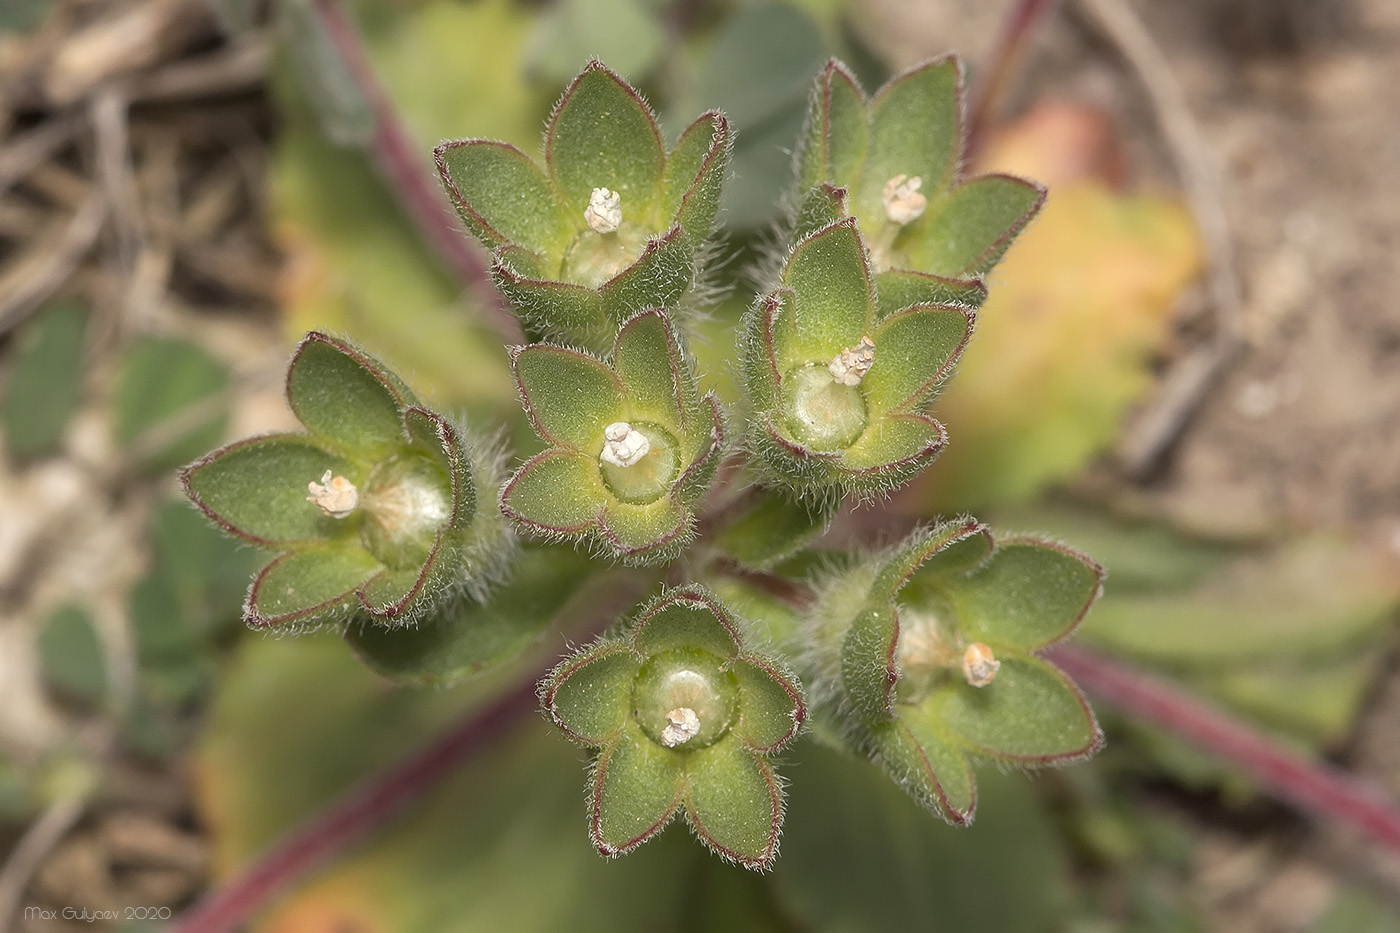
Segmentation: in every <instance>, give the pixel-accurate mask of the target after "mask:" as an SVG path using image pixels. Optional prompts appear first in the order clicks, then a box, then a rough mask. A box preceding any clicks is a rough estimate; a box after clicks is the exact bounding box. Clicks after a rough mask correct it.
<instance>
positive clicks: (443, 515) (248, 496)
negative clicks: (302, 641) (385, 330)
mask: <svg viewBox="0 0 1400 933" xmlns="http://www.w3.org/2000/svg"><path fill="white" fill-rule="evenodd" d="M287 399H288V402H289V403H290V405H291V407H292V410H293V411H294V412H296V414H297V416H298V418H299V419H300V420H301V421H302V423H303V424H304V425H305V426H306V428H307V429H308V433H305V434H282V435H272V436H269V437H262V438H253V439H250V440H246V441H241V442H238V443H235V444H231V445H229V446H228V447H224V448H222V449H220V450H217V451H215V452H214V453H212V454H210V455H208V456H207V457H205V458H203V459H201V460H199V461H197V462H195V463H194V464H192V465H190V466H189V467H187V468H186V469H185V471H184V473H183V474H182V480H183V482H184V486H185V490H186V493H187V494H188V495H189V497H190V499H191V500H192V501H193V502H194V503H195V504H196V505H197V506H199V508H201V509H202V510H203V511H204V512H205V514H206V515H207V516H208V517H209V518H210V519H211V520H212V521H214V522H215V523H216V524H218V525H219V526H220V527H222V528H223V529H224V530H225V531H227V532H229V533H230V534H233V535H235V536H237V537H239V538H242V539H243V540H245V541H249V542H251V543H253V544H257V545H259V546H261V547H264V548H267V549H269V550H272V551H274V552H276V557H275V558H274V559H273V561H272V562H271V563H270V564H268V565H267V566H266V567H265V568H264V569H263V570H262V571H261V572H260V573H259V574H258V575H257V577H256V578H255V579H254V581H253V586H252V588H251V589H250V591H249V595H248V599H247V602H246V604H245V607H244V617H245V620H246V621H247V622H248V624H249V625H253V626H258V627H267V626H284V625H295V626H297V627H299V628H305V627H309V626H317V625H322V624H327V623H341V622H344V621H346V620H348V619H350V618H352V617H354V616H357V615H360V614H364V615H366V616H368V617H369V618H371V619H373V620H376V621H380V622H395V623H403V622H408V621H413V620H416V619H418V618H420V617H422V616H423V615H424V614H425V613H426V612H427V611H428V610H429V609H430V608H431V607H432V606H434V605H436V604H438V603H439V602H441V601H442V600H443V599H445V598H447V597H449V596H451V595H452V594H455V593H457V592H460V591H463V590H465V591H468V592H471V593H473V594H475V595H478V596H482V595H484V592H485V588H486V587H487V586H488V585H489V584H490V582H491V581H492V580H493V579H494V577H495V576H496V575H497V574H498V571H499V568H500V567H501V566H502V565H503V563H504V562H505V560H506V559H508V557H509V554H510V552H511V546H510V545H511V538H510V536H509V532H508V531H507V529H506V528H505V527H504V524H503V522H502V521H501V519H500V516H499V515H497V514H496V513H495V512H494V511H493V510H486V511H482V510H479V509H478V508H477V499H476V488H477V484H478V483H482V482H485V483H487V484H491V483H493V477H494V475H495V474H496V466H495V463H494V458H492V457H490V456H486V455H483V454H480V453H478V452H477V451H476V450H475V449H474V448H473V446H472V445H471V444H470V443H469V442H468V441H467V439H465V438H464V437H463V436H462V434H461V432H460V430H459V429H458V428H457V427H456V426H454V425H453V424H451V423H450V422H448V421H447V420H446V419H444V418H443V417H442V416H441V415H438V414H436V413H434V412H431V411H429V410H427V409H425V408H422V407H421V406H420V405H418V403H417V399H416V398H415V397H414V396H413V395H412V393H411V391H410V390H409V389H408V388H407V386H406V385H405V384H404V383H403V382H402V381H401V380H400V379H399V378H398V377H397V376H395V375H394V374H393V373H392V372H391V371H389V370H388V369H387V368H386V367H384V366H383V364H381V363H379V362H378V361H377V360H374V359H373V358H372V357H370V356H368V355H367V354H365V353H363V351H361V350H359V349H358V348H356V347H353V346H351V345H350V344H348V343H345V342H343V341H340V340H337V339H335V338H333V337H328V336H326V335H325V334H319V333H312V334H309V335H308V336H307V337H306V338H305V339H304V340H303V341H302V343H301V345H300V346H299V347H298V349H297V352H296V354H295V356H294V357H293V359H292V363H291V366H290V368H289V370H288V374H287Z"/></svg>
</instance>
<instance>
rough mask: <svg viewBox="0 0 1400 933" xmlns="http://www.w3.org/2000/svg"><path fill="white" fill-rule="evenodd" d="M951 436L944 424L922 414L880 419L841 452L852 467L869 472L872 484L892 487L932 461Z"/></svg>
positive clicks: (848, 467)
mask: <svg viewBox="0 0 1400 933" xmlns="http://www.w3.org/2000/svg"><path fill="white" fill-rule="evenodd" d="M947 441H948V435H947V433H946V432H945V431H944V430H943V425H941V424H939V423H938V422H937V421H934V420H933V419H932V418H926V417H924V416H923V415H889V416H887V417H885V418H881V419H880V420H878V421H876V422H875V423H873V424H871V425H870V427H868V428H866V429H865V433H864V434H862V435H861V436H860V440H858V441H856V442H855V443H854V444H852V445H851V446H850V447H849V448H847V449H846V451H845V452H844V453H843V454H842V455H841V465H842V466H844V467H846V468H847V469H849V470H860V471H866V472H869V473H870V474H872V475H871V482H872V484H873V487H874V488H876V489H879V488H885V489H888V488H892V487H893V486H895V485H897V484H898V483H901V482H903V481H904V480H906V479H908V478H909V477H911V476H913V475H914V474H915V473H917V472H918V471H919V470H922V469H923V468H924V467H925V466H927V465H928V464H929V463H931V462H932V461H933V458H934V457H936V456H938V452H939V451H940V450H942V449H943V445H944V444H946V443H947Z"/></svg>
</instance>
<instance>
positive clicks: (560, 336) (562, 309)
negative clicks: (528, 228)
mask: <svg viewBox="0 0 1400 933" xmlns="http://www.w3.org/2000/svg"><path fill="white" fill-rule="evenodd" d="M521 253H522V250H519V249H512V248H510V247H503V248H502V249H501V250H498V251H497V254H496V262H495V263H494V264H493V265H492V267H491V281H492V283H493V284H494V285H495V286H496V288H497V289H499V290H500V292H501V294H502V295H505V297H506V301H508V302H509V303H510V307H511V310H512V311H514V312H515V314H516V315H517V316H518V317H519V318H520V321H521V323H522V324H524V325H525V328H526V330H527V332H529V333H534V334H539V335H540V336H543V337H547V338H549V339H551V340H559V341H563V342H566V343H571V344H578V345H579V346H582V347H585V348H587V349H588V350H589V351H591V352H594V353H598V354H602V353H606V352H607V351H608V350H609V349H610V348H611V347H612V341H613V338H614V337H615V336H616V331H617V324H618V322H617V321H615V320H614V319H613V316H612V312H613V311H616V310H617V309H616V308H612V307H609V308H608V309H607V310H604V308H603V301H602V298H601V296H600V295H599V294H598V292H597V291H596V290H594V289H592V288H588V287H587V286H584V285H577V284H574V283H571V282H555V281H548V280H545V279H543V278H542V277H541V274H540V273H538V272H535V271H532V270H531V269H529V268H527V267H526V266H525V265H524V264H523V263H521V262H519V260H520V259H521V255H520V254H521ZM533 255H534V254H532V253H531V254H528V255H527V257H526V258H528V257H533ZM531 262H535V259H531ZM632 310H634V311H637V310H641V309H640V308H633V309H632ZM624 317H625V315H624Z"/></svg>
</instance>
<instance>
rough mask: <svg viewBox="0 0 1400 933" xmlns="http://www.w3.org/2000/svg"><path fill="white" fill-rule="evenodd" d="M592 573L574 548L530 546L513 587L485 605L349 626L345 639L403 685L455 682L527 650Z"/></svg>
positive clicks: (453, 605) (463, 604)
mask: <svg viewBox="0 0 1400 933" xmlns="http://www.w3.org/2000/svg"><path fill="white" fill-rule="evenodd" d="M591 571H592V565H591V563H590V562H589V560H588V559H587V557H586V556H584V555H582V554H579V553H577V552H575V551H574V550H573V549H572V548H567V549H566V548H527V549H526V550H525V551H524V552H523V553H522V554H521V556H520V559H519V560H518V561H517V562H516V564H515V566H514V567H513V569H512V576H511V578H510V581H509V582H508V583H506V584H505V585H504V586H501V587H499V588H498V589H496V590H494V591H493V592H492V595H491V601H490V602H489V603H487V604H485V605H482V604H480V603H477V602H470V601H465V600H460V601H453V602H449V603H448V604H447V605H445V606H444V607H443V608H442V609H440V610H438V611H435V612H433V613H432V614H430V615H429V616H428V617H426V618H424V619H422V620H421V621H419V622H418V623H417V624H416V625H414V626H412V627H407V628H405V627H391V626H385V625H378V624H374V623H366V624H363V625H351V626H349V627H347V628H346V630H345V634H344V638H345V641H346V643H348V644H349V645H350V648H351V650H353V651H354V652H355V654H356V655H357V656H358V657H359V658H360V660H362V661H364V662H365V664H366V665H368V666H369V668H370V669H371V670H373V671H374V672H375V673H377V674H380V675H381V676H384V677H387V678H389V679H390V680H393V681H395V682H397V683H410V684H425V685H428V684H431V685H447V684H453V683H456V682H458V681H461V680H463V679H465V678H467V677H470V676H472V675H474V674H477V673H479V672H481V671H484V670H486V669H488V668H490V667H493V666H495V665H497V664H499V663H502V662H504V661H507V660H509V659H511V658H513V657H514V656H516V655H517V654H519V653H520V652H521V651H522V650H524V649H525V648H526V647H527V646H528V645H529V644H530V643H531V642H533V641H534V640H535V639H536V638H537V637H538V636H539V633H540V632H541V631H542V630H543V629H545V628H546V627H548V626H549V625H550V624H551V623H552V622H554V621H555V620H556V619H557V618H558V617H559V615H560V613H561V612H562V611H563V609H564V607H565V606H566V605H567V604H569V603H570V601H571V600H573V599H574V598H575V597H576V596H577V595H578V593H579V590H580V588H582V587H584V586H585V585H586V581H587V578H588V575H589V574H590V572H591ZM369 590H370V588H369V587H366V592H367V595H368V593H369Z"/></svg>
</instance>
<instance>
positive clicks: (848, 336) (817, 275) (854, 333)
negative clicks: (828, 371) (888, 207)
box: [778, 219, 875, 363]
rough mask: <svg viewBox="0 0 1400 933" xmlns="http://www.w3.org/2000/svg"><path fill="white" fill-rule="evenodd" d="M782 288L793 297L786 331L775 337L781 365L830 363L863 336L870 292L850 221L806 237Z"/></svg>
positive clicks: (869, 321) (870, 315) (871, 310)
mask: <svg viewBox="0 0 1400 933" xmlns="http://www.w3.org/2000/svg"><path fill="white" fill-rule="evenodd" d="M783 284H784V285H786V286H788V287H789V288H791V289H792V290H793V292H794V293H795V295H796V300H795V304H796V306H797V307H796V313H795V314H793V315H791V316H790V320H791V330H784V331H780V332H779V336H778V339H779V340H780V341H781V343H780V345H779V347H778V352H779V354H780V358H781V359H784V360H791V361H793V362H798V361H804V362H805V361H814V362H819V363H826V362H829V361H830V360H831V359H832V358H833V357H834V356H836V355H837V354H838V353H840V352H841V351H842V350H843V349H845V348H847V347H853V346H855V345H856V344H857V343H858V342H859V341H860V338H861V336H862V335H868V334H869V333H870V330H871V328H872V326H873V323H874V315H875V289H874V284H873V283H872V282H871V279H870V269H869V266H868V265H867V264H866V259H865V245H864V243H862V242H861V238H860V234H859V233H858V232H857V231H856V224H855V220H854V219H849V220H845V221H842V222H841V223H838V224H835V225H833V226H831V227H828V228H826V229H825V230H823V231H821V232H820V233H817V234H815V235H814V236H811V237H808V238H807V239H806V240H803V241H802V242H801V243H799V244H797V246H796V247H794V248H793V251H792V255H791V256H789V257H788V261H787V265H786V266H784V267H783Z"/></svg>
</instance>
